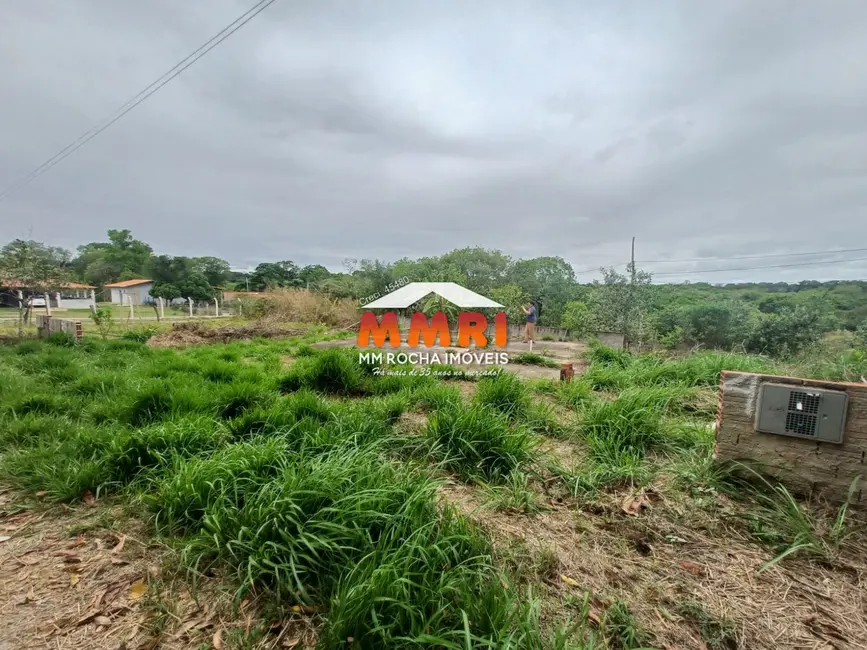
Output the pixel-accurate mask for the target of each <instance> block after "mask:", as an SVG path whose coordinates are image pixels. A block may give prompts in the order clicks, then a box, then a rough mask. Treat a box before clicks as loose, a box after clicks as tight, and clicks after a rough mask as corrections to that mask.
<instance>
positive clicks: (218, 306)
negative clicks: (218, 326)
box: [214, 298, 220, 316]
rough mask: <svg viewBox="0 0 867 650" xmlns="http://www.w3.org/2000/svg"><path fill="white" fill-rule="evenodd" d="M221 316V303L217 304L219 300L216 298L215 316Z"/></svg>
mask: <svg viewBox="0 0 867 650" xmlns="http://www.w3.org/2000/svg"><path fill="white" fill-rule="evenodd" d="M219 315H220V303H219V302H217V299H216V298H214V316H219Z"/></svg>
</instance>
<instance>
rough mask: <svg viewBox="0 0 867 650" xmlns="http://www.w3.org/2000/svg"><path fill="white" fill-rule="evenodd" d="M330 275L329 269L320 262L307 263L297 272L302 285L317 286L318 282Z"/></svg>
mask: <svg viewBox="0 0 867 650" xmlns="http://www.w3.org/2000/svg"><path fill="white" fill-rule="evenodd" d="M330 277H331V271H329V270H328V269H326V268H325V267H324V266H322V265H321V264H309V265H307V266H305V267H303V268H302V269H301V270H300V271H299V272H298V278H299V279H300V280H301V282H302V284H303V286H307V285H308V284H309V285H310V286H311V287H318V286H319V285H320V283H322V282H324V281H325V280H327V279H328V278H330Z"/></svg>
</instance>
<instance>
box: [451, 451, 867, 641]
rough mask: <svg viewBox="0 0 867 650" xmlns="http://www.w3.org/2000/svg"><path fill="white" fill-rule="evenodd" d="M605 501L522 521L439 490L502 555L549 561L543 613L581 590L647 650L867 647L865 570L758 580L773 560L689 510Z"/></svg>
mask: <svg viewBox="0 0 867 650" xmlns="http://www.w3.org/2000/svg"><path fill="white" fill-rule="evenodd" d="M551 451H554V450H553V449H552V450H551ZM600 496H602V497H603V498H602V499H601V500H600V501H597V502H596V503H594V504H588V505H583V506H582V505H580V504H578V503H576V502H571V503H560V502H558V500H556V499H546V500H545V504H546V505H547V506H549V507H548V510H547V511H545V512H542V513H540V514H537V515H535V516H527V515H518V514H514V513H509V512H502V511H495V510H493V509H491V508H487V507H484V506H485V494H484V492H482V491H481V490H478V489H476V488H473V487H470V486H467V485H463V484H459V483H451V484H447V485H445V486H443V487H442V488H441V490H440V497H441V498H442V499H443V500H445V501H446V502H449V503H451V504H453V505H454V506H455V507H457V509H458V510H459V511H460V512H462V513H463V514H464V515H466V516H467V517H469V518H470V519H472V520H474V521H476V522H477V523H478V524H479V525H481V526H482V527H483V528H484V529H485V530H487V531H488V532H489V533H490V535H491V536H492V538H493V539H494V542H495V545H496V546H497V547H499V548H504V549H506V548H513V547H514V544H515V543H518V544H519V545H521V546H522V547H525V548H527V549H528V550H529V551H530V552H531V553H532V554H533V555H534V556H536V557H542V558H546V559H545V561H544V562H545V564H546V565H547V566H548V569H547V571H548V577H547V579H545V580H544V581H543V583H542V584H543V588H544V589H545V590H546V598H545V601H546V602H547V603H549V605H550V604H551V603H553V604H554V607H555V608H556V607H560V608H562V607H563V605H562V603H563V600H564V598H565V596H567V595H570V594H571V595H573V596H577V597H581V595H582V594H583V593H584V592H585V591H589V592H590V593H592V594H594V602H595V603H603V605H602V606H603V607H604V603H610V602H612V601H613V600H614V599H620V600H623V601H625V602H627V603H628V604H629V607H630V609H631V610H632V611H633V612H634V613H635V615H636V617H637V619H638V621H639V623H640V624H641V626H642V627H643V628H644V629H646V630H648V631H649V632H650V633H652V634H653V635H654V637H655V638H656V643H655V644H654V646H653V647H658V648H670V649H680V648H709V647H718V648H723V649H730V650H735V649H750V650H753V649H762V650H764V649H767V650H777V649H778V648H824V649H828V650H830V649H837V650H842V649H851V650H854V649H855V648H863V647H867V610H865V597H864V594H865V593H867V590H865V576H867V572H865V567H863V566H860V565H859V566H858V567H857V568H855V569H853V568H851V567H850V568H849V569H847V570H845V571H842V570H840V569H834V568H831V567H823V566H819V565H816V564H814V563H810V562H806V561H800V560H793V561H791V562H789V563H787V564H785V565H777V566H776V567H774V568H772V569H770V570H768V571H766V572H764V573H762V574H757V569H758V568H759V567H760V566H761V565H762V564H763V563H764V562H767V561H768V560H769V559H770V558H771V555H770V553H769V552H768V551H767V550H766V549H764V548H762V547H760V546H758V545H756V544H753V543H750V542H748V541H747V540H746V539H743V538H739V537H738V536H737V535H732V534H731V531H727V532H728V533H729V534H726V535H725V536H724V537H718V536H716V535H710V534H707V533H705V532H702V531H701V530H700V529H697V527H696V526H695V525H691V526H687V525H685V524H680V523H678V520H679V519H680V520H682V521H683V520H684V518H685V517H687V516H688V513H687V512H682V511H680V510H679V506H678V505H677V504H674V503H668V502H667V501H666V499H665V498H663V497H662V496H661V495H659V494H655V493H653V491H652V490H651V491H650V492H649V493H648V494H645V493H640V494H638V495H634V494H631V493H618V494H611V495H600ZM644 497H648V498H646V499H645V498H644ZM624 504H625V505H624ZM636 504H638V505H637V507H633V506H636ZM624 508H626V510H629V511H630V512H635V513H636V514H634V515H630V514H628V513H627V512H626V511H624ZM717 516H718V515H717ZM693 523H694V522H693ZM564 613H566V612H556V613H555V617H556V616H557V615H562V614H564ZM708 621H714V622H717V623H719V622H726V623H725V625H726V626H727V628H725V629H726V630H727V632H726V634H727V636H726V637H725V638H724V639H723V641H722V643H723V644H722V645H713V644H712V643H710V639H703V638H702V635H705V636H707V635H708V634H709V632H708V630H707V627H708ZM715 624H716V623H715ZM702 625H704V626H705V627H704V628H702ZM719 625H723V623H719ZM721 629H722V628H721ZM718 631H719V630H717V632H718Z"/></svg>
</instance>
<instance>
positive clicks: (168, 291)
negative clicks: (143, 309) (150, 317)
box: [150, 282, 185, 302]
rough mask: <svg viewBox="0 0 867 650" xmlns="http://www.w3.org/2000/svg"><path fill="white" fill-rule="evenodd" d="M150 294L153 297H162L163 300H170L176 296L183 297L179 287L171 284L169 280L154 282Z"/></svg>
mask: <svg viewBox="0 0 867 650" xmlns="http://www.w3.org/2000/svg"><path fill="white" fill-rule="evenodd" d="M150 294H151V295H152V296H153V297H154V298H162V299H163V300H168V301H169V302H171V301H172V300H175V299H176V298H184V297H185V296H184V294H183V292H182V291H181V288H180V287H179V286H178V285H176V284H173V283H171V282H154V286H153V287H152V288H151V291H150Z"/></svg>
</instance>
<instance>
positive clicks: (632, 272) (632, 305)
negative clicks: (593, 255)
mask: <svg viewBox="0 0 867 650" xmlns="http://www.w3.org/2000/svg"><path fill="white" fill-rule="evenodd" d="M629 276H630V277H629V307H628V308H627V309H628V311H627V313H626V327H625V328H624V329H625V330H626V331H625V332H623V347H624V348H626V349H627V350H628V349H629V344H630V343H631V341H630V333H631V329H632V315H633V314H632V312H634V311H635V237H633V238H632V254H631V255H630V257H629Z"/></svg>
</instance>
